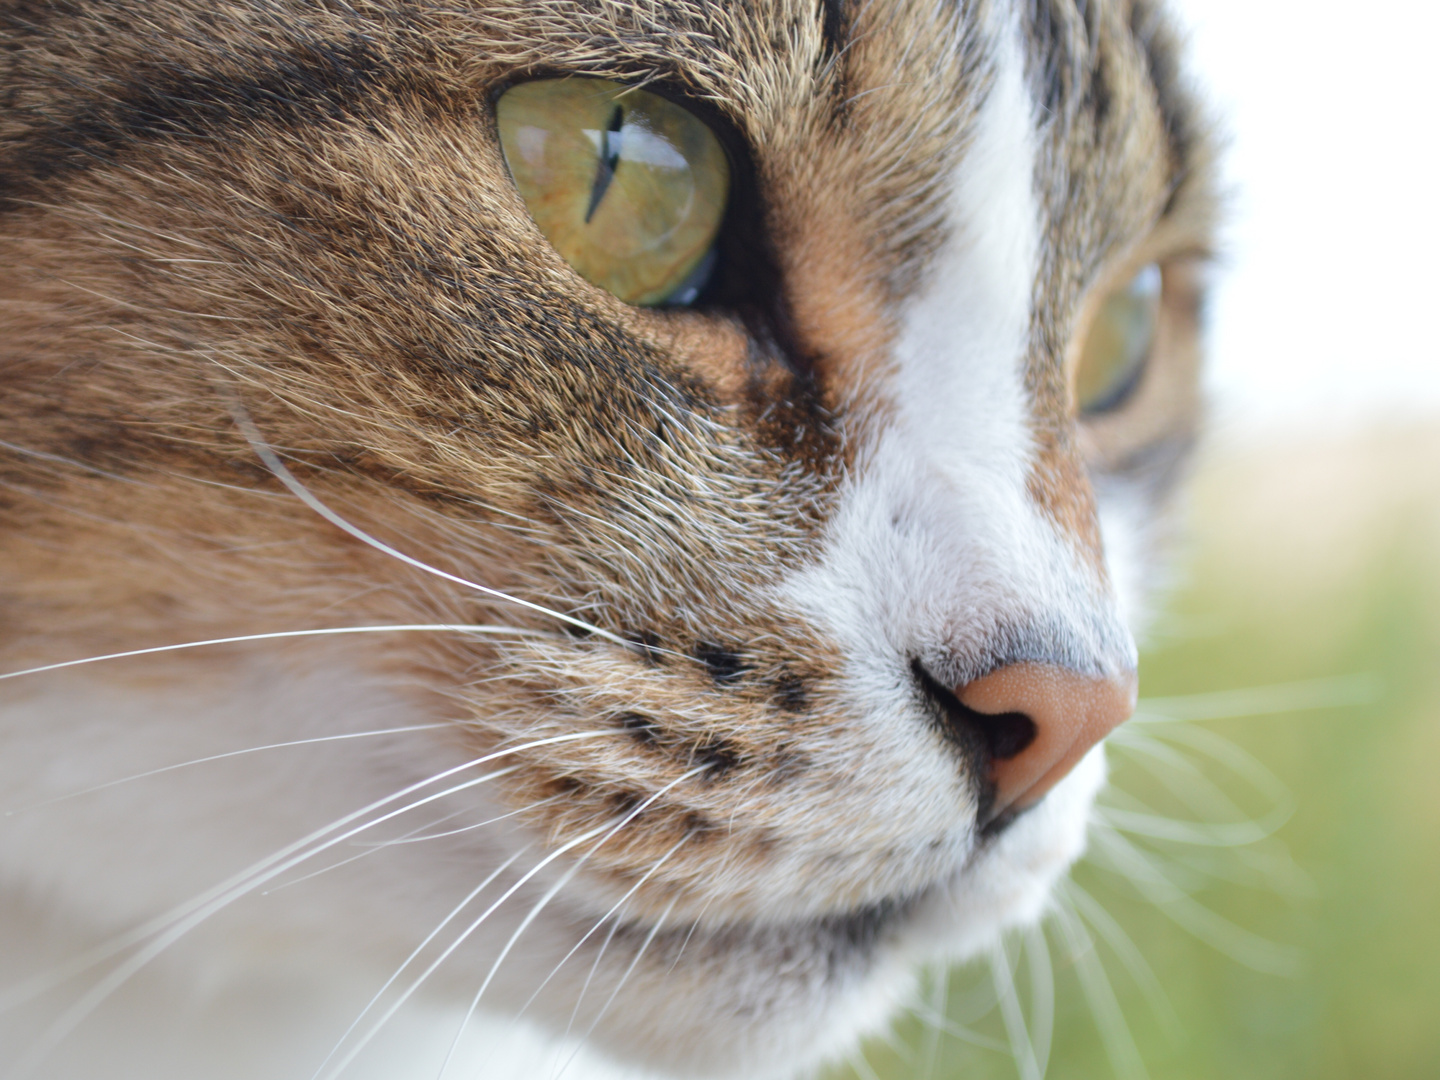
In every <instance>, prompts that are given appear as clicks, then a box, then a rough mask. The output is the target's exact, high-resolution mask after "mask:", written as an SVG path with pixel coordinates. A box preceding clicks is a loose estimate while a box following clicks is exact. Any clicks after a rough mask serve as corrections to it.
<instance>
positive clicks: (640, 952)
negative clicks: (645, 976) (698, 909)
mask: <svg viewBox="0 0 1440 1080" xmlns="http://www.w3.org/2000/svg"><path fill="white" fill-rule="evenodd" d="M678 901H679V897H676V898H675V899H674V900H671V901H670V903H669V904H668V905H667V906H666V908H665V910H664V911H662V912H661V913H660V917H659V918H658V919H656V920H655V925H654V926H652V927H651V928H650V933H648V934H646V935H645V940H644V941H642V942H641V943H640V948H638V949H637V950H635V956H634V957H633V958H632V959H631V961H630V966H629V967H627V968H626V969H625V974H623V975H621V976H620V981H619V982H617V983H616V984H615V989H614V990H612V991H611V992H610V996H609V998H607V999H606V1001H605V1004H604V1005H602V1006H601V1007H600V1011H599V1012H598V1013H596V1014H595V1019H594V1020H592V1021H591V1022H590V1027H589V1028H587V1029H586V1031H585V1035H584V1037H583V1038H582V1039H581V1040H580V1044H581V1046H583V1045H585V1044H586V1043H588V1042H589V1041H590V1036H591V1035H593V1034H595V1029H596V1028H597V1027H599V1026H600V1021H601V1020H603V1019H604V1018H605V1014H606V1013H607V1012H609V1011H610V1006H611V1005H614V1004H615V999H616V998H617V997H619V995H620V991H621V990H622V989H623V988H624V986H625V984H626V983H627V982H629V981H630V976H631V975H632V974H634V972H635V969H636V967H638V966H639V964H640V958H641V957H642V956H644V955H645V950H646V949H648V948H650V943H651V942H652V941H654V940H655V937H656V935H657V934H659V933H660V928H661V927H662V926H664V925H665V920H666V919H668V918H669V917H670V912H672V911H674V910H675V904H676V903H677V902H678ZM579 1052H580V1048H579V1047H576V1048H575V1049H574V1050H573V1051H571V1053H570V1056H569V1057H568V1058H566V1059H565V1064H564V1065H562V1066H560V1071H559V1072H557V1073H556V1074H555V1076H554V1077H553V1078H552V1080H560V1077H561V1076H562V1075H563V1074H564V1072H565V1070H566V1069H568V1068H569V1067H570V1063H571V1062H573V1061H574V1060H575V1055H576V1054H578V1053H579Z"/></svg>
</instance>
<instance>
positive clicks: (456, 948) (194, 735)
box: [0, 0, 1217, 1078]
mask: <svg viewBox="0 0 1440 1080" xmlns="http://www.w3.org/2000/svg"><path fill="white" fill-rule="evenodd" d="M0 35H3V42H4V50H3V52H0V64H3V75H0V87H3V99H0V216H3V221H4V227H3V229H0V328H3V329H0V613H3V614H0V664H3V666H0V673H4V674H5V676H6V677H5V678H4V679H3V680H0V793H3V806H0V809H3V810H4V811H6V814H7V816H6V817H5V818H4V819H0V897H3V899H0V909H3V913H4V917H5V920H6V922H5V924H4V929H3V931H0V933H3V938H0V940H3V941H4V942H5V943H6V944H5V948H4V950H3V951H4V953H5V956H6V959H5V960H4V961H3V965H0V966H3V969H4V970H3V974H4V978H5V983H4V984H3V988H0V1005H3V1007H4V1012H3V1014H0V1015H3V1018H4V1019H3V1024H4V1026H3V1027H0V1034H3V1043H0V1062H3V1064H0V1070H4V1074H5V1075H7V1076H15V1077H20V1076H27V1077H28V1076H37V1077H38V1076H59V1077H72V1078H78V1077H101V1076H103V1077H107V1078H114V1077H120V1076H145V1077H149V1078H156V1077H165V1076H187V1077H195V1076H205V1077H207V1078H208V1077H220V1076H226V1075H238V1076H248V1077H254V1078H262V1077H269V1076H294V1077H301V1078H303V1077H310V1076H315V1077H339V1076H346V1077H354V1076H360V1075H384V1076H390V1077H397V1076H404V1075H427V1076H434V1075H440V1074H441V1073H442V1072H445V1073H447V1074H448V1075H451V1076H455V1075H486V1076H503V1075H511V1074H515V1075H526V1076H531V1075H559V1074H561V1073H564V1074H566V1075H569V1076H573V1077H577V1078H583V1077H585V1076H597V1077H598V1076H610V1075H635V1076H638V1075H662V1076H673V1077H699V1076H713V1077H790V1076H796V1075H801V1074H804V1073H807V1072H809V1071H811V1070H813V1069H814V1068H816V1067H817V1066H818V1065H819V1064H821V1063H823V1062H825V1061H830V1060H833V1059H836V1058H837V1057H843V1056H844V1054H845V1053H847V1052H848V1050H849V1049H850V1048H851V1047H852V1046H854V1045H855V1043H856V1040H858V1039H859V1038H860V1037H862V1036H864V1035H866V1034H868V1033H872V1032H875V1031H878V1030H882V1029H883V1028H884V1026H885V1024H886V1023H887V1021H888V1020H889V1018H890V1017H891V1016H892V1015H893V1014H894V1012H895V1010H896V1009H897V1008H898V1007H899V1006H900V1005H901V1004H902V1003H903V1002H904V1001H905V1000H906V995H907V994H908V993H909V992H910V991H911V988H912V987H913V985H914V979H915V972H916V970H917V969H918V968H919V967H921V966H923V965H926V964H935V963H939V962H944V961H947V960H955V959H961V958H965V957H968V956H973V955H975V954H977V953H979V952H983V951H984V950H986V949H988V948H990V947H991V946H992V944H993V943H994V942H995V941H996V940H997V938H998V936H999V935H1001V934H1002V933H1003V932H1004V931H1006V930H1007V929H1008V928H1013V927H1018V926H1024V925H1028V924H1031V923H1033V922H1034V920H1036V919H1037V918H1038V917H1040V915H1041V914H1042V913H1043V912H1044V910H1045V907H1046V903H1047V897H1048V896H1049V894H1050V890H1051V888H1052V886H1053V885H1054V884H1055V882H1056V881H1057V880H1058V879H1059V877H1060V876H1061V875H1063V874H1064V872H1065V870H1066V869H1067V867H1068V866H1069V865H1070V864H1071V863H1072V862H1073V860H1074V859H1075V858H1076V857H1077V856H1078V855H1079V854H1080V853H1081V851H1082V848H1083V845H1084V835H1085V828H1086V820H1087V813H1088V810H1089V807H1090V804H1091V801H1092V799H1093V798H1094V796H1095V794H1096V792H1097V790H1098V789H1099V788H1100V786H1101V785H1102V783H1103V781H1104V772H1105V769H1104V761H1103V749H1102V747H1101V740H1102V739H1103V737H1104V735H1105V734H1106V733H1107V732H1108V731H1109V730H1111V729H1112V728H1113V727H1114V726H1115V725H1116V724H1118V723H1120V722H1121V721H1123V720H1124V719H1125V717H1126V716H1127V715H1128V713H1129V711H1130V709H1131V708H1132V706H1133V702H1134V695H1135V667H1136V648H1135V644H1134V637H1133V633H1134V632H1135V630H1136V628H1137V627H1139V625H1140V624H1141V623H1142V621H1143V614H1144V607H1145V602H1146V600H1145V598H1146V595H1147V592H1148V590H1149V588H1150V583H1151V581H1152V579H1153V578H1154V577H1155V574H1156V572H1157V570H1158V568H1159V567H1160V565H1161V561H1160V560H1161V557H1160V555H1159V554H1158V553H1159V551H1160V549H1161V548H1162V547H1163V543H1162V540H1163V534H1164V533H1165V530H1166V528H1167V526H1166V524H1165V523H1166V521H1167V520H1168V516H1167V513H1166V510H1167V507H1168V506H1169V505H1170V504H1171V502H1172V494H1173V492H1174V490H1175V488H1176V484H1177V481H1178V479H1179V478H1180V477H1181V476H1182V474H1183V472H1184V466H1185V462H1186V458H1187V452H1188V449H1189V447H1190V445H1191V443H1192V442H1193V440H1194V437H1195V434H1196V431H1197V425H1198V422H1199V421H1198V416H1199V412H1200V409H1199V405H1198V391H1197V388H1196V383H1197V369H1198V364H1199V358H1200V351H1201V349H1200V321H1201V308H1202V301H1203V295H1204V286H1205V268H1206V265H1207V260H1208V259H1209V257H1210V253H1211V250H1212V247H1213V239H1212V234H1213V231H1214V226H1215V219H1216V209H1215V208H1216V205H1217V199H1216V195H1215V186H1216V185H1215V181H1214V177H1213V172H1214V170H1213V166H1212V159H1213V153H1212V151H1211V141H1212V140H1211V138H1210V136H1209V135H1208V133H1207V124H1206V122H1205V120H1204V115H1203V109H1202V107H1201V106H1200V105H1199V104H1198V102H1197V99H1196V96H1195V94H1194V92H1193V91H1192V90H1191V89H1190V87H1189V84H1188V82H1187V80H1186V78H1185V76H1184V74H1183V71H1182V67H1181V60H1180V49H1179V47H1178V45H1177V40H1178V39H1177V36H1176V34H1175V31H1174V30H1173V29H1172V27H1171V24H1170V22H1169V21H1168V19H1167V16H1166V15H1165V13H1164V12H1163V11H1162V10H1161V9H1160V8H1159V7H1158V6H1157V5H1156V3H1154V2H1152V0H1091V2H1087V3H1077V2H1075V0H1024V2H1014V0H995V2H993V3H990V2H980V0H974V2H971V0H964V2H962V0H876V2H873V3H860V2H859V0H750V2H748V3H721V2H714V0H673V2H666V3H660V2H651V0H547V2H545V3H539V2H536V0H493V2H492V0H447V2H443V3H442V2H440V0H386V2H384V3H381V2H378V0H376V2H371V0H353V2H344V0H314V2H307V0H205V2H201V0H103V2H102V0H8V2H6V3H5V4H4V5H3V7H0ZM207 1003H208V1004H207ZM426 1017H432V1018H436V1023H435V1024H434V1025H433V1026H431V1027H426V1026H425V1024H426V1023H428V1021H427V1020H425V1018H426ZM407 1025H408V1026H407ZM407 1040H409V1041H407ZM437 1040H438V1041H437ZM557 1047H558V1048H561V1049H558V1050H557V1049H556V1048H557ZM272 1051H273V1052H272ZM452 1054H453V1056H452ZM527 1055H529V1056H528V1057H527ZM577 1055H578V1056H577ZM537 1062H540V1063H541V1064H536V1063H537ZM545 1070H549V1072H548V1073H546V1072H545Z"/></svg>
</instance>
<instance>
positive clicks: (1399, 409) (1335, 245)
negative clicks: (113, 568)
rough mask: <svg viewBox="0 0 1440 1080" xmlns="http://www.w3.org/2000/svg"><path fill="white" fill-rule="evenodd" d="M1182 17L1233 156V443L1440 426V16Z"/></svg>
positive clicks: (1204, 5) (1225, 361)
mask: <svg viewBox="0 0 1440 1080" xmlns="http://www.w3.org/2000/svg"><path fill="white" fill-rule="evenodd" d="M1175 7H1176V8H1178V10H1179V13H1180V16H1181V19H1182V23H1188V25H1189V27H1190V31H1191V34H1190V52H1191V58H1192V61H1193V62H1192V65H1191V69H1192V70H1193V71H1196V72H1199V73H1200V74H1201V81H1202V84H1203V85H1204V86H1205V89H1206V90H1207V96H1208V97H1209V99H1210V100H1211V101H1212V102H1213V103H1214V106H1215V115H1216V116H1217V117H1218V118H1219V120H1220V131H1221V134H1222V136H1225V141H1226V142H1228V151H1227V153H1226V154H1225V157H1224V164H1225V169H1224V172H1225V175H1226V177H1227V180H1228V181H1229V185H1230V189H1231V192H1232V201H1231V214H1230V222H1231V225H1230V227H1229V229H1228V230H1227V235H1226V237H1225V241H1226V243H1225V247H1224V259H1223V261H1222V265H1221V267H1220V273H1219V277H1218V282H1217V285H1218V288H1217V289H1216V293H1215V306H1214V309H1213V320H1212V323H1211V338H1210V342H1211V347H1210V353H1211V367H1210V374H1209V378H1210V384H1211V390H1212V393H1213V397H1214V401H1215V405H1216V415H1215V420H1216V424H1217V428H1218V433H1219V434H1221V435H1224V434H1225V433H1226V432H1231V433H1239V432H1247V433H1256V432H1257V429H1261V430H1273V429H1275V428H1281V429H1290V428H1294V427H1299V428H1314V427H1317V426H1332V425H1334V426H1341V427H1353V426H1354V425H1356V424H1365V423H1366V422H1367V421H1368V422H1374V421H1377V420H1384V421H1386V422H1389V421H1398V420H1402V419H1415V418H1419V417H1421V416H1440V348H1437V344H1436V342H1437V333H1436V323H1437V321H1440V168H1437V165H1440V119H1437V116H1440V88H1437V76H1440V61H1437V59H1436V51H1435V50H1436V42H1437V40H1440V5H1436V4H1433V3H1429V2H1425V0H1404V2H1398V3H1388V4H1355V3H1345V4H1341V3H1336V2H1334V0H1310V2H1306V3H1299V2H1288V3H1281V2H1278V0H1178V3H1175Z"/></svg>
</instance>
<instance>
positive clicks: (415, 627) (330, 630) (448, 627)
mask: <svg viewBox="0 0 1440 1080" xmlns="http://www.w3.org/2000/svg"><path fill="white" fill-rule="evenodd" d="M396 633H457V634H505V635H507V636H510V637H540V638H544V637H550V636H551V635H550V634H548V633H546V632H545V631H544V630H527V629H523V628H521V627H517V626H467V625H465V624H463V623H411V624H404V625H395V626H327V627H324V628H323V629H319V630H279V631H276V632H273V633H268V634H240V635H237V636H235V637H223V638H208V639H206V640H205V641H184V642H181V643H179V644H178V645H156V646H154V647H153V648H149V649H129V650H126V651H125V652H117V653H106V654H105V655H103V656H87V657H84V658H83V659H80V660H62V661H60V662H59V663H58V664H42V665H40V666H39V667H32V668H26V669H25V670H23V671H7V672H6V673H5V674H3V675H0V681H3V680H5V679H18V678H20V676H22V675H39V674H41V673H42V672H46V671H60V670H62V669H64V668H72V667H80V666H81V665H82V664H99V663H102V662H104V661H106V660H124V659H125V658H126V657H131V656H150V655H153V654H155V653H166V652H178V651H180V650H181V649H203V648H205V647H207V646H210V645H234V644H236V643H238V642H242V641H274V640H279V639H281V638H302V637H328V636H330V635H333V634H396Z"/></svg>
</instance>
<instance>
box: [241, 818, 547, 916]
mask: <svg viewBox="0 0 1440 1080" xmlns="http://www.w3.org/2000/svg"><path fill="white" fill-rule="evenodd" d="M469 809H470V807H465V806H462V807H461V808H460V809H459V810H453V811H451V812H450V813H448V814H446V815H445V816H444V817H441V818H437V819H434V820H431V821H425V822H421V823H420V824H419V825H416V826H415V828H413V829H411V830H410V831H409V832H405V833H401V834H400V836H399V837H397V838H396V839H394V840H382V841H380V842H379V843H364V844H361V843H360V842H359V841H357V844H358V845H359V846H360V847H363V848H364V850H363V851H360V852H359V853H357V854H355V855H347V856H346V857H345V858H343V859H340V860H339V861H337V862H333V863H330V864H328V865H326V866H322V867H321V868H320V869H319V870H311V871H310V872H309V873H305V874H301V875H300V876H299V877H294V878H291V879H290V880H289V881H282V882H281V883H280V884H279V885H276V886H274V887H273V888H270V889H262V890H261V891H260V892H259V893H258V894H257V895H259V896H270V895H272V894H274V893H277V892H279V891H280V890H281V889H288V888H290V886H292V885H299V884H300V883H301V882H304V881H309V880H310V879H311V878H317V877H319V876H320V875H321V874H328V873H330V871H332V870H339V869H340V868H341V867H342V866H349V865H350V864H351V863H353V862H355V861H356V860H357V859H363V858H365V856H367V855H374V854H375V852H377V851H383V850H384V849H385V848H386V847H387V846H388V845H390V844H398V843H403V842H404V841H405V840H408V839H409V838H410V837H412V836H414V835H415V834H416V833H420V832H423V831H424V830H426V829H429V828H433V827H434V826H436V825H443V824H445V822H447V821H452V820H454V819H455V818H457V817H459V816H460V815H461V814H463V813H465V812H466V811H467V810H469ZM514 813H520V811H518V810H517V811H514ZM505 816H507V817H508V816H510V815H508V814H507V815H505Z"/></svg>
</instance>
